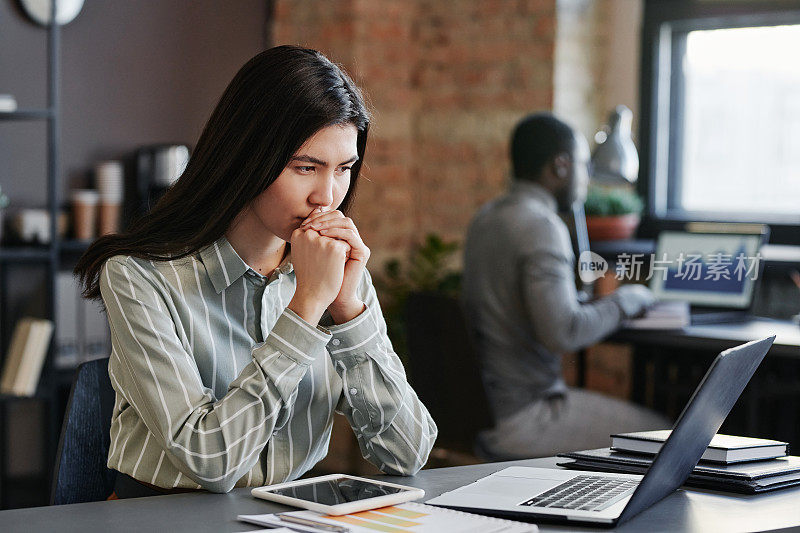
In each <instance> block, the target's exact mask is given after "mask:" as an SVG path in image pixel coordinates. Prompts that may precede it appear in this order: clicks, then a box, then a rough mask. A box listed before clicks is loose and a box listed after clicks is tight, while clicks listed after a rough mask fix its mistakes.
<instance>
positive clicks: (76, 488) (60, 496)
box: [50, 358, 117, 505]
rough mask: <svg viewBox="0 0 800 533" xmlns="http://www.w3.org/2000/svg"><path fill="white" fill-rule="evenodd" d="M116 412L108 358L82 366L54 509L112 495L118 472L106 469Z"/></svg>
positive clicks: (56, 477) (67, 418) (59, 458)
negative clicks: (114, 410)
mask: <svg viewBox="0 0 800 533" xmlns="http://www.w3.org/2000/svg"><path fill="white" fill-rule="evenodd" d="M113 408H114V389H113V388H112V387H111V380H110V379H109V377H108V358H105V359H97V360H94V361H89V362H87V363H83V364H82V365H80V366H79V367H78V370H77V372H76V376H75V381H74V382H73V384H72V390H71V391H70V395H69V400H68V402H67V410H66V413H65V415H64V424H63V426H62V428H61V438H60V439H59V443H58V452H57V453H56V464H55V471H54V474H53V487H52V492H51V495H50V504H51V505H61V504H65V503H82V502H93V501H102V500H105V499H107V498H108V496H110V495H111V493H112V492H113V490H114V482H115V480H116V475H117V472H116V471H115V470H111V469H109V468H107V467H106V460H107V459H108V448H109V444H110V441H111V436H110V435H109V430H110V428H111V412H112V410H113Z"/></svg>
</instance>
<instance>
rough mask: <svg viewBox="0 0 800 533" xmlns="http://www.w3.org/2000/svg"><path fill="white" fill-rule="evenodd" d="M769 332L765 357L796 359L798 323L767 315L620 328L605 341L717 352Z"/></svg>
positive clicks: (799, 352)
mask: <svg viewBox="0 0 800 533" xmlns="http://www.w3.org/2000/svg"><path fill="white" fill-rule="evenodd" d="M770 335H777V337H776V338H775V343H774V344H773V345H772V348H770V350H769V353H768V354H767V356H784V357H795V358H800V325H797V324H795V323H794V322H789V321H788V320H773V319H770V318H754V319H752V320H749V321H747V322H740V323H734V324H706V325H698V326H688V327H686V328H684V329H682V330H641V329H621V330H619V331H617V332H616V333H614V334H613V335H611V336H610V337H609V338H608V339H607V341H610V342H629V343H631V344H636V345H653V346H661V347H670V348H690V349H695V350H711V351H716V352H720V351H722V350H725V349H727V348H731V347H733V346H737V345H739V344H742V343H745V342H748V341H752V340H756V339H762V338H764V337H769V336H770Z"/></svg>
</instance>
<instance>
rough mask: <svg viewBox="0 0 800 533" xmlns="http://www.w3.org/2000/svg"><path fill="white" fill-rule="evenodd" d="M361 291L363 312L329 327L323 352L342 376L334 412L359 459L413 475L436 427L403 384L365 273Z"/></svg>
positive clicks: (425, 455) (423, 459)
mask: <svg viewBox="0 0 800 533" xmlns="http://www.w3.org/2000/svg"><path fill="white" fill-rule="evenodd" d="M361 292H362V300H363V301H364V303H365V304H366V309H365V310H364V311H363V312H362V313H361V314H360V315H359V316H357V317H356V318H354V319H353V320H351V321H349V322H345V323H344V324H339V325H334V326H330V327H329V330H330V332H331V334H332V335H333V338H332V339H331V341H330V342H329V343H328V352H329V353H330V356H331V359H332V360H333V365H334V367H335V368H336V371H337V373H338V374H339V376H340V377H341V378H342V388H343V394H342V397H341V400H340V402H339V405H338V410H339V411H340V412H342V413H343V414H344V415H345V416H346V417H347V419H348V420H349V421H350V425H351V426H352V428H353V431H354V432H355V434H356V438H357V439H358V444H359V446H360V448H361V453H362V455H363V456H364V458H365V459H367V460H368V461H370V462H371V463H372V464H374V465H375V466H377V467H378V468H380V469H381V471H383V472H386V473H388V474H396V475H413V474H415V473H416V472H417V471H418V470H419V469H420V468H422V467H423V466H424V465H425V463H426V462H427V460H428V454H429V453H430V451H431V448H432V447H433V443H434V441H435V440H436V435H437V429H436V424H435V423H434V421H433V419H432V418H431V415H430V414H429V413H428V410H427V409H426V408H425V406H424V405H423V404H422V402H421V401H420V400H419V398H417V394H416V393H415V392H414V390H413V389H412V388H411V385H409V384H408V381H407V380H406V374H405V371H404V369H403V365H402V363H401V362H400V359H399V358H398V357H397V354H396V353H395V352H394V349H393V348H392V343H391V341H390V340H389V337H388V336H387V334H386V322H385V321H384V319H383V314H382V313H381V308H380V305H379V303H378V298H377V295H376V293H375V288H374V287H373V285H372V281H371V279H370V276H369V273H368V272H367V271H366V270H365V271H364V278H363V280H362V285H361Z"/></svg>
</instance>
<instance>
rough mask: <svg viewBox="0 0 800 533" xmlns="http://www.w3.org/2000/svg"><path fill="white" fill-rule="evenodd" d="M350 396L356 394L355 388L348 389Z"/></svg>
mask: <svg viewBox="0 0 800 533" xmlns="http://www.w3.org/2000/svg"><path fill="white" fill-rule="evenodd" d="M350 394H358V389H357V388H355V387H352V388H351V389H350Z"/></svg>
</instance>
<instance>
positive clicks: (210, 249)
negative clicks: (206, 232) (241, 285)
mask: <svg viewBox="0 0 800 533" xmlns="http://www.w3.org/2000/svg"><path fill="white" fill-rule="evenodd" d="M200 259H201V260H202V261H203V265H205V267H206V272H207V273H208V277H209V278H211V283H212V285H214V290H215V291H217V294H219V293H221V292H222V291H223V289H226V288H228V287H230V286H231V285H232V284H233V282H235V281H236V280H238V279H239V278H240V277H242V275H243V274H244V273H245V272H247V270H248V269H249V268H250V267H249V266H247V263H245V262H244V260H242V258H241V257H239V254H237V253H236V250H234V249H233V246H231V243H229V242H228V239H227V238H226V237H225V236H224V235H223V236H222V237H220V238H219V239H217V240H216V241H214V242H213V243H211V244H210V245H209V246H206V247H205V248H203V249H202V250H200Z"/></svg>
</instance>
